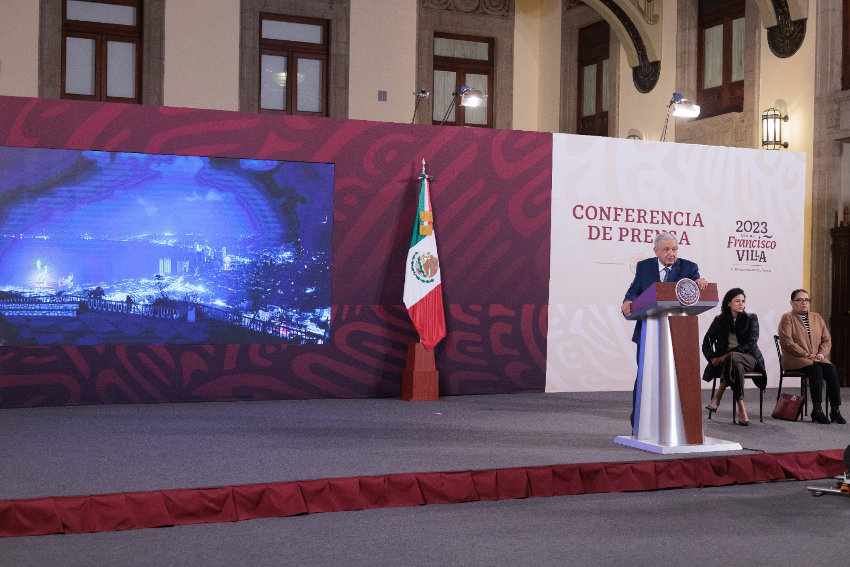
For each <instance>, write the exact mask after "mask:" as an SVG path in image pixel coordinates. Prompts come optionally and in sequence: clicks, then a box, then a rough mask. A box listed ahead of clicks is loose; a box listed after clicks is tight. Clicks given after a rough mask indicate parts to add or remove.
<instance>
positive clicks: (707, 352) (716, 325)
mask: <svg viewBox="0 0 850 567" xmlns="http://www.w3.org/2000/svg"><path fill="white" fill-rule="evenodd" d="M731 330H732V318H731V317H724V316H723V315H718V316H717V317H715V318H714V320H713V321H712V322H711V325H710V326H709V327H708V331H706V333H705V336H704V337H703V338H702V355H703V356H704V357H705V359H706V360H707V361H708V366H706V367H705V371H704V372H703V373H702V379H703V380H705V381H706V382H711V381H712V380H714V378H715V377H718V376H720V369H721V368H722V367H721V366H712V364H711V359H712V358H717V357H718V356H723V355H724V354H726V353H727V352H729V331H731ZM735 336H736V337H737V338H738V346H737V347H736V348H735V349H733V350H734V351H736V352H743V353H744V354H749V355H751V356H752V357H753V358H755V359H756V368H755V371H756V372H761V378H760V379H759V380H755V379H754V380H753V382H754V383H755V385H756V386H758V387H759V389H761V390H764V389H765V388H767V372H766V371H765V369H764V357H763V356H762V355H761V350H759V345H758V342H759V318H758V317H757V316H756V314H755V313H747V312H746V311H745V312H744V313H741V314H740V315H738V317H737V318H736V319H735Z"/></svg>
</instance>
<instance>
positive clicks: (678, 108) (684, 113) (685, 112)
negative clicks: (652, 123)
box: [661, 93, 699, 142]
mask: <svg viewBox="0 0 850 567" xmlns="http://www.w3.org/2000/svg"><path fill="white" fill-rule="evenodd" d="M670 114H672V115H673V116H681V117H683V118H696V117H697V116H699V105H698V104H694V103H693V102H692V101H690V100H688V99H686V98H685V97H683V96H682V95H681V94H679V93H673V98H671V99H670V102H669V103H667V115H666V116H665V117H664V129H663V130H661V141H662V142H663V141H664V138H665V136H667V122H668V121H669V120H670Z"/></svg>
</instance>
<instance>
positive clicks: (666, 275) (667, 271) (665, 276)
mask: <svg viewBox="0 0 850 567" xmlns="http://www.w3.org/2000/svg"><path fill="white" fill-rule="evenodd" d="M669 277H670V268H664V279H663V280H662V281H665V282H666V281H667V278H669Z"/></svg>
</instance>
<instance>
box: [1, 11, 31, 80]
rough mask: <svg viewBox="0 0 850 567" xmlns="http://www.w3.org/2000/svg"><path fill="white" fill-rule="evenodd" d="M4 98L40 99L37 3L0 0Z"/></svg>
mask: <svg viewBox="0 0 850 567" xmlns="http://www.w3.org/2000/svg"><path fill="white" fill-rule="evenodd" d="M0 94H2V95H10V96H38V2H36V1H35V0H0Z"/></svg>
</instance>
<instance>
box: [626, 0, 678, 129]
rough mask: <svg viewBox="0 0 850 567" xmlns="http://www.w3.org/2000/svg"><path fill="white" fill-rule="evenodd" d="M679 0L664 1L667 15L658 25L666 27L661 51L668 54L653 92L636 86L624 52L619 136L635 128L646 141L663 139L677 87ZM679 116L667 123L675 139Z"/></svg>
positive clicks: (663, 31)
mask: <svg viewBox="0 0 850 567" xmlns="http://www.w3.org/2000/svg"><path fill="white" fill-rule="evenodd" d="M676 8H677V6H676V1H675V0H664V10H663V13H664V17H663V18H662V19H661V21H660V22H659V23H657V24H655V25H656V26H663V30H662V33H663V36H662V37H663V41H662V48H661V51H662V53H664V57H663V58H662V61H661V76H660V77H659V78H658V83H657V84H656V85H655V88H654V89H652V91H650V92H648V93H646V94H642V93H640V92H638V90H637V89H636V88H635V83H634V80H633V79H632V69H631V67H629V62H628V59H627V57H626V52H625V50H624V49H623V48H622V47H621V48H620V49H621V51H620V55H621V57H620V65H619V73H620V77H621V78H620V101H619V102H620V104H619V107H618V111H619V116H618V128H617V133H616V136H617V137H619V138H625V137H626V136H628V135H629V132H630V131H631V130H637V131H639V132H640V133H641V136H642V138H643V139H644V140H659V139H661V130H662V129H663V127H664V116H665V114H666V113H667V104H668V103H669V102H670V97H672V96H673V93H674V92H677V86H676V18H677V11H676ZM675 121H676V119H675V118H672V117H671V118H670V122H669V124H668V126H667V137H666V139H667V140H675V139H676V138H675V129H676V124H675Z"/></svg>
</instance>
